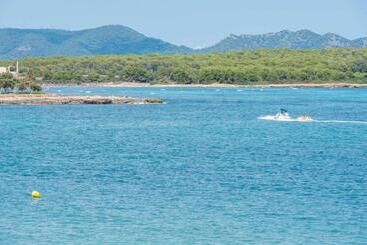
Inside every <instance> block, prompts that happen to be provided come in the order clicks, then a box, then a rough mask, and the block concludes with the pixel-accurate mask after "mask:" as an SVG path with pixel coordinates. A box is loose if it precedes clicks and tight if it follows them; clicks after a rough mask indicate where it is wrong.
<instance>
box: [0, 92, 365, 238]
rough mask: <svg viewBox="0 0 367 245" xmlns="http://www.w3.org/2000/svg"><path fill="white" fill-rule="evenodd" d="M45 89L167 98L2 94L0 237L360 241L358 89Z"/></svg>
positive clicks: (361, 111)
mask: <svg viewBox="0 0 367 245" xmlns="http://www.w3.org/2000/svg"><path fill="white" fill-rule="evenodd" d="M51 91H54V92H55V91H56V92H59V93H64V94H86V91H90V94H109V95H112V94H113V95H122V94H124V95H130V96H144V97H160V98H164V99H166V100H167V104H165V105H56V106H1V107H0V190H1V201H0V244H123V243H125V244H126V243H138V244H139V243H140V244H146V243H152V244H193V243H203V244H213V243H214V244H274V243H279V244H366V243H367V124H363V123H353V121H367V90H366V89H298V90H293V89H219V90H218V89H199V88H196V89H181V88H168V89H161V88H53V89H51ZM88 93H89V92H88ZM279 108H287V109H288V110H289V111H290V112H291V113H292V114H293V115H301V114H309V115H312V116H313V117H314V118H316V119H318V120H320V121H323V120H340V121H347V122H344V123H322V122H310V123H299V122H275V121H262V120H258V119H257V118H258V117H259V116H262V115H268V114H274V113H276V112H277V111H278V110H279ZM348 121H350V122H348ZM32 190H38V191H40V192H41V193H42V194H43V198H42V199H40V200H39V201H35V200H32V198H31V197H30V192H31V191H32Z"/></svg>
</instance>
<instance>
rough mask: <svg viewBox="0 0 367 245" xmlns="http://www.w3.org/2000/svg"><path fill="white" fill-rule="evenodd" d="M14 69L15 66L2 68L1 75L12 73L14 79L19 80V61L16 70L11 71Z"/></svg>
mask: <svg viewBox="0 0 367 245" xmlns="http://www.w3.org/2000/svg"><path fill="white" fill-rule="evenodd" d="M12 67H14V66H8V67H4V66H0V75H1V74H3V73H10V74H12V75H13V77H14V78H19V62H18V61H17V63H16V65H15V71H14V69H13V70H12V69H11V68H12Z"/></svg>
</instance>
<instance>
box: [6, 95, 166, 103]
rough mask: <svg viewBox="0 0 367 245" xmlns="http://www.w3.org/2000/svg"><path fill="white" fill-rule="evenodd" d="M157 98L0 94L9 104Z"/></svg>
mask: <svg viewBox="0 0 367 245" xmlns="http://www.w3.org/2000/svg"><path fill="white" fill-rule="evenodd" d="M162 103H164V101H163V100H161V99H158V98H131V97H123V96H73V95H57V94H0V104H8V105H9V104H10V105H21V104H30V105H65V104H72V105H79V104H94V105H98V104H162Z"/></svg>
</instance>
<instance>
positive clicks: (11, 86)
mask: <svg viewBox="0 0 367 245" xmlns="http://www.w3.org/2000/svg"><path fill="white" fill-rule="evenodd" d="M41 91H42V88H41V86H40V85H39V84H37V83H34V82H33V77H32V73H31V72H29V73H28V75H27V77H25V78H23V79H16V78H14V76H13V75H12V74H11V73H3V74H0V93H22V94H23V93H39V92H41Z"/></svg>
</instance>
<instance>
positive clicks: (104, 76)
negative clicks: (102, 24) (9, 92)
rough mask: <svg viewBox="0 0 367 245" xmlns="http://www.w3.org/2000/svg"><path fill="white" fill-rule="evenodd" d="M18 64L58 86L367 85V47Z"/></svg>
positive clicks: (33, 60) (26, 72)
mask: <svg viewBox="0 0 367 245" xmlns="http://www.w3.org/2000/svg"><path fill="white" fill-rule="evenodd" d="M19 64H20V72H21V76H22V77H34V78H35V79H36V80H37V81H39V82H46V83H59V84H60V83H91V82H92V83H98V82H124V81H125V82H141V83H185V84H195V83H196V84H209V83H223V84H245V85H250V84H268V83H315V82H319V83H328V82H353V83H367V49H322V50H285V49H282V50H256V51H241V52H232V53H224V54H222V53H217V54H196V55H159V54H152V55H118V56H85V57H56V58H26V59H24V60H21V61H20V62H19ZM5 65H14V62H9V61H8V62H5V61H3V62H0V66H5ZM13 69H14V68H13Z"/></svg>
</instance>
